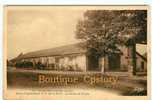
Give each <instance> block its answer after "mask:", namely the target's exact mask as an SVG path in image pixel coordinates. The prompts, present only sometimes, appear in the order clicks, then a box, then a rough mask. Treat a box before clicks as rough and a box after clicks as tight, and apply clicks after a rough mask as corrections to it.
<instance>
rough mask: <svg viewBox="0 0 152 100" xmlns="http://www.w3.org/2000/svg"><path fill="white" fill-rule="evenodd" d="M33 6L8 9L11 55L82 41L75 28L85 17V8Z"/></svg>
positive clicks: (9, 54)
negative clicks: (77, 37)
mask: <svg viewBox="0 0 152 100" xmlns="http://www.w3.org/2000/svg"><path fill="white" fill-rule="evenodd" d="M29 8H30V7H29ZM29 8H28V7H26V8H25V7H24V9H23V8H22V7H20V8H19V9H17V8H10V9H8V12H7V25H8V26H7V33H8V35H7V38H8V39H7V40H8V41H7V42H8V47H7V48H8V58H9V59H10V58H13V57H16V56H17V55H19V53H21V52H23V53H26V52H30V51H35V50H40V49H47V48H52V47H56V46H61V45H66V44H72V43H76V42H78V41H77V40H76V39H75V33H74V32H75V27H76V24H77V21H78V20H79V19H81V18H82V17H83V12H84V11H83V10H79V9H78V10H77V9H73V10H72V9H66V8H65V9H64V10H63V8H53V9H52V8H47V7H43V9H42V8H41V9H39V8H38V7H37V8H30V9H29Z"/></svg>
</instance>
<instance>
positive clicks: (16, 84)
mask: <svg viewBox="0 0 152 100" xmlns="http://www.w3.org/2000/svg"><path fill="white" fill-rule="evenodd" d="M40 74H45V75H50V76H54V75H61V76H72V77H82V76H84V75H97V74H101V73H100V72H85V73H84V72H70V71H69V72H63V71H49V70H29V69H16V68H8V69H7V84H8V87H9V88H26V89H31V88H32V89H46V88H47V89H49V88H51V89H52V88H56V89H57V88H62V89H63V88H69V87H70V88H71V89H74V90H75V89H78V90H80V89H82V88H83V89H91V90H92V89H93V90H97V91H101V92H104V91H105V93H106V92H109V91H110V92H109V93H111V91H112V93H114V94H116V95H146V94H147V78H146V76H144V77H143V76H132V77H129V76H123V75H118V74H117V75H118V77H119V80H118V82H117V84H116V85H115V86H111V85H110V84H95V85H88V84H85V83H83V82H80V83H79V84H74V85H73V84H71V85H67V86H63V85H61V86H56V85H51V84H39V83H38V78H37V76H38V75H40ZM102 75H104V74H102ZM102 75H101V76H102ZM106 75H107V74H106ZM112 76H113V75H112Z"/></svg>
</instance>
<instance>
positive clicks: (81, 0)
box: [0, 0, 152, 100]
mask: <svg viewBox="0 0 152 100" xmlns="http://www.w3.org/2000/svg"><path fill="white" fill-rule="evenodd" d="M4 5H149V6H152V0H144V1H143V0H24V1H23V0H3V1H0V100H3V98H2V96H3V95H2V92H3V91H2V83H3V82H2V79H3V64H2V62H3V29H4V28H3V27H2V26H4V25H3V21H4V20H3V14H4V13H3V11H4V10H3V8H4ZM150 9H151V11H152V7H150ZM151 16H152V13H151ZM150 19H151V20H152V18H150ZM150 23H151V22H150ZM150 30H152V25H151V26H150ZM150 36H151V38H150V39H152V33H150ZM151 51H152V50H151ZM151 55H152V54H151ZM151 62H152V59H151ZM151 64H152V63H151ZM150 66H151V65H150ZM151 72H152V68H151ZM151 76H152V73H151ZM151 83H152V81H151ZM151 90H152V87H151ZM151 95H152V93H151Z"/></svg>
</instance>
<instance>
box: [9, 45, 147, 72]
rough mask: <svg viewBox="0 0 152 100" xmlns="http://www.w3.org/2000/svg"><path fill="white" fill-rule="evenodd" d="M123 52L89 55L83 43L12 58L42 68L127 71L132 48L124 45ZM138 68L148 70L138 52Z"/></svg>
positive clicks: (144, 60)
mask: <svg viewBox="0 0 152 100" xmlns="http://www.w3.org/2000/svg"><path fill="white" fill-rule="evenodd" d="M119 49H120V51H121V52H118V53H113V54H111V55H106V56H97V55H88V54H87V50H86V49H84V48H82V47H81V44H72V45H67V46H61V47H57V48H52V49H46V50H40V51H35V52H29V53H26V54H22V55H20V56H19V57H17V58H16V59H13V60H11V61H12V62H13V63H14V66H16V64H19V63H20V64H19V65H22V66H26V65H27V62H30V64H29V63H28V65H29V66H30V67H32V68H38V67H40V68H42V69H49V70H61V71H84V72H86V71H98V72H127V71H129V69H130V68H129V67H130V62H131V58H130V49H129V47H125V46H122V47H120V48H119ZM136 58H137V59H136V61H137V62H136V63H137V70H139V71H146V70H147V61H146V58H144V57H143V56H142V55H140V54H139V53H136Z"/></svg>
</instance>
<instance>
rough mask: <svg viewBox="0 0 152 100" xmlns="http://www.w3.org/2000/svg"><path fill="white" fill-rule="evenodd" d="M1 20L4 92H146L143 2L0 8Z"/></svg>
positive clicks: (145, 23) (145, 45) (146, 43)
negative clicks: (3, 9) (2, 15)
mask: <svg viewBox="0 0 152 100" xmlns="http://www.w3.org/2000/svg"><path fill="white" fill-rule="evenodd" d="M4 19H5V58H6V59H5V62H6V65H5V66H6V67H4V68H5V70H4V71H5V76H6V78H5V82H6V84H5V87H6V88H5V89H6V91H8V90H15V91H16V90H25V91H29V90H32V91H34V92H35V91H42V90H43V91H45V90H46V91H47V90H48V91H49V92H51V91H54V92H53V93H55V92H57V91H58V92H59V91H60V94H58V96H59V95H72V96H73V95H74V96H75V95H85V96H86V95H95V93H96V92H97V93H98V95H97V96H99V97H100V95H101V94H102V95H116V96H130V97H133V96H141V97H142V96H147V94H148V85H147V84H148V80H150V78H149V77H148V70H149V67H150V66H148V63H149V62H148V61H149V60H148V59H149V58H148V55H149V51H148V46H149V45H148V43H149V38H148V34H149V33H150V32H149V31H148V7H147V6H142V7H140V6H139V7H138V6H137V7H136V6H135V7H134V6H131V7H127V6H124V7H123V6H120V7H119V6H111V7H110V6H5V17H4ZM57 89H59V90H57ZM67 89H68V92H66V90H67ZM82 90H83V91H84V92H82ZM43 91H42V92H43ZM70 91H71V92H70ZM73 91H76V92H73ZM79 91H81V92H79ZM89 91H90V92H89ZM49 92H48V93H49ZM5 93H6V94H7V92H5ZM51 93H52V92H51ZM51 93H50V94H51ZM92 93H94V94H92ZM16 95H27V94H26V93H25V92H24V93H22V92H19V93H16ZM33 95H34V94H33ZM35 95H36V94H35ZM54 95H55V94H54ZM15 100H16V99H15ZM17 100H22V99H17Z"/></svg>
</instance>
